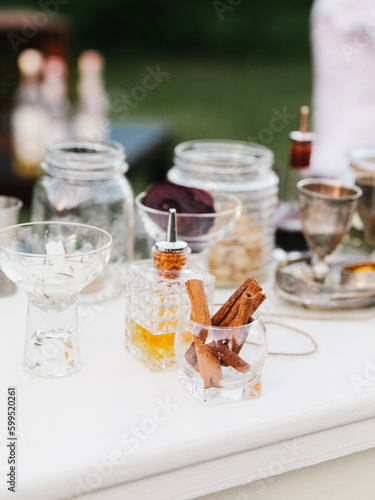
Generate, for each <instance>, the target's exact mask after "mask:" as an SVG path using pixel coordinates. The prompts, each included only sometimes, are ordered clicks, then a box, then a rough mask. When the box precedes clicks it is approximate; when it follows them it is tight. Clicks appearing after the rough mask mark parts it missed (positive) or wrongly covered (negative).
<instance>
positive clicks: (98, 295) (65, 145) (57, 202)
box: [31, 139, 134, 302]
mask: <svg viewBox="0 0 375 500" xmlns="http://www.w3.org/2000/svg"><path fill="white" fill-rule="evenodd" d="M41 167H42V169H43V171H44V174H43V175H42V176H41V177H40V178H39V180H38V181H37V182H36V184H35V187H34V191H33V200H32V215H31V217H32V221H42V220H48V221H50V220H59V221H69V222H82V223H85V224H89V225H92V226H96V227H99V228H101V229H104V230H106V231H108V232H109V233H110V234H111V236H112V238H113V247H112V254H111V259H110V264H109V265H108V267H107V272H106V275H105V276H102V277H99V278H98V279H97V280H95V282H94V283H93V284H91V285H90V286H89V287H87V289H85V291H86V293H85V295H84V297H85V299H86V302H90V301H93V302H98V301H99V302H101V301H104V300H107V299H109V298H111V297H113V296H114V295H116V294H117V293H118V292H119V291H120V289H121V284H120V281H119V278H121V276H122V269H123V264H124V263H126V262H128V261H130V260H132V258H133V248H134V208H133V192H132V188H131V186H130V184H129V182H128V180H127V179H126V177H125V176H124V173H125V172H126V171H127V169H128V164H127V163H126V162H125V150H124V147H123V146H122V145H121V144H119V143H117V142H112V141H108V142H97V141H90V140H87V139H82V140H80V139H67V140H62V141H56V142H54V143H52V144H50V145H49V146H48V147H47V148H46V152H45V156H44V159H43V161H42V164H41Z"/></svg>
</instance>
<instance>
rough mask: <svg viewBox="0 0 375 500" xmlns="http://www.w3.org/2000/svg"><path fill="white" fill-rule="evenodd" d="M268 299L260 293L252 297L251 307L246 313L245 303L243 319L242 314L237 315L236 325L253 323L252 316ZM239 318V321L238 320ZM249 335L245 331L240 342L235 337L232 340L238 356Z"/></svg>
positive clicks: (234, 350)
mask: <svg viewBox="0 0 375 500" xmlns="http://www.w3.org/2000/svg"><path fill="white" fill-rule="evenodd" d="M265 299H266V296H265V295H264V293H262V292H258V293H256V294H255V295H253V296H251V301H250V307H249V309H248V310H247V311H246V309H245V307H246V306H247V304H246V305H245V303H244V304H243V309H244V310H243V312H241V317H240V314H238V315H237V317H236V320H235V323H238V325H241V324H243V325H246V324H248V323H249V322H251V321H252V315H253V314H254V313H255V311H256V310H257V309H258V307H259V306H260V305H261V304H262V303H263V301H264V300H265ZM246 316H247V320H246V322H245V323H241V321H242V320H243V318H244V317H245V318H246ZM237 318H238V319H237ZM248 335H249V331H248V330H247V331H245V332H244V334H243V336H242V338H241V339H240V340H239V339H236V338H235V336H233V340H232V349H233V352H235V353H236V354H239V353H240V352H241V349H242V347H243V345H244V343H245V342H246V339H247V337H248Z"/></svg>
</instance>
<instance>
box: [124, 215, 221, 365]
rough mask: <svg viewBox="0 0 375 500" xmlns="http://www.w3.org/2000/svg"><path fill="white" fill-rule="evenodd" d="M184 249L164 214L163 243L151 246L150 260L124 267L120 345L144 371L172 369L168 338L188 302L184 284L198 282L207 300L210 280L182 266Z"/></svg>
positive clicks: (171, 344)
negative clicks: (122, 339) (123, 318)
mask: <svg viewBox="0 0 375 500" xmlns="http://www.w3.org/2000/svg"><path fill="white" fill-rule="evenodd" d="M190 252H191V251H190V248H189V247H188V245H187V243H186V242H184V241H179V240H178V239H177V228H176V210H175V209H174V208H171V209H170V210H169V219H168V228H167V237H166V241H158V242H156V243H155V245H154V246H153V248H152V254H153V261H152V259H146V260H140V261H136V262H133V263H132V264H129V265H128V267H127V286H126V294H127V297H126V335H125V337H126V347H127V349H128V350H129V351H130V352H131V354H133V356H135V357H136V358H137V359H139V360H140V361H141V362H142V363H143V364H145V365H146V366H147V367H148V368H149V369H150V370H152V371H154V372H157V371H160V370H165V369H169V368H174V367H175V366H176V361H175V356H174V337H175V333H176V331H177V327H178V324H179V321H180V319H182V317H183V315H184V313H185V312H186V310H187V309H188V308H189V305H190V302H189V297H188V294H187V291H186V287H185V282H186V281H187V280H189V279H199V280H202V281H203V283H204V286H205V289H206V295H207V299H208V301H209V302H210V301H212V300H213V291H214V285H215V277H214V276H213V275H212V274H209V273H207V272H206V271H203V270H201V269H200V268H199V267H195V266H193V265H191V264H190V263H189V262H187V258H188V256H189V254H190Z"/></svg>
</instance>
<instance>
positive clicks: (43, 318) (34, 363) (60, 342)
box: [24, 297, 80, 377]
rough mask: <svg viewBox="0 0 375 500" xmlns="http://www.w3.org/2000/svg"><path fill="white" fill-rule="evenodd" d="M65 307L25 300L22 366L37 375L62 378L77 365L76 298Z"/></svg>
mask: <svg viewBox="0 0 375 500" xmlns="http://www.w3.org/2000/svg"><path fill="white" fill-rule="evenodd" d="M72 299H73V300H70V301H68V305H67V306H65V307H58V306H56V305H55V307H50V308H49V309H47V310H46V309H45V308H43V309H41V308H40V307H38V306H37V305H36V304H35V303H33V301H31V300H30V298H29V301H28V310H27V322H26V341H25V355H24V368H25V370H26V371H27V372H29V373H31V374H33V375H38V376H40V377H64V376H66V375H70V374H71V373H75V372H76V371H77V370H78V369H79V367H80V356H79V340H78V318H77V305H76V297H73V298H72Z"/></svg>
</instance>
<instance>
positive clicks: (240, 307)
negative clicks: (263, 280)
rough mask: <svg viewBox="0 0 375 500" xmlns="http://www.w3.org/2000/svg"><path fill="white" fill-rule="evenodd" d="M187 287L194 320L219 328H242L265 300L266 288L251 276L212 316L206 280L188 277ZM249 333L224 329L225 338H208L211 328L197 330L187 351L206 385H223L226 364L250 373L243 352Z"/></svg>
mask: <svg viewBox="0 0 375 500" xmlns="http://www.w3.org/2000/svg"><path fill="white" fill-rule="evenodd" d="M186 289H187V291H188V294H189V298H190V302H191V315H190V319H191V320H192V321H194V322H195V323H199V324H200V325H207V326H215V327H231V326H233V327H239V326H245V325H247V324H248V323H250V322H251V321H252V315H253V314H254V313H255V311H256V310H257V309H258V307H259V306H260V305H261V304H262V302H263V301H264V300H265V298H266V296H265V295H264V294H263V293H262V287H261V286H260V285H259V284H258V283H257V282H256V281H255V280H254V279H252V278H247V279H246V280H245V281H244V282H243V283H242V285H241V286H240V287H238V289H237V290H236V291H235V292H234V293H233V294H232V295H231V297H230V298H229V299H228V300H227V301H226V302H225V304H224V305H223V306H222V307H221V308H220V309H219V310H218V311H217V313H216V314H215V315H214V316H213V317H212V318H211V316H210V312H209V308H208V304H207V298H206V294H205V291H204V285H203V282H202V281H200V280H195V279H192V280H188V281H187V282H186ZM247 336H248V331H246V330H245V329H243V331H241V329H238V328H237V329H235V330H234V332H233V334H232V335H231V334H230V330H223V336H222V338H218V337H216V338H215V339H212V338H208V329H206V328H204V327H202V326H200V327H199V331H198V332H197V333H196V332H194V341H193V343H192V344H191V345H190V347H189V348H188V349H187V351H186V353H185V359H186V361H187V362H188V363H189V364H190V365H191V366H192V367H193V368H194V369H195V370H196V371H198V372H199V373H200V375H201V377H202V379H203V382H204V388H205V389H208V388H210V387H220V382H221V380H222V369H221V367H222V366H231V367H233V368H234V369H235V370H237V371H238V372H241V373H246V372H248V371H249V370H250V368H251V366H250V365H249V364H248V363H247V362H246V361H245V360H244V359H242V358H241V357H240V356H239V354H240V352H241V349H242V347H243V345H244V343H245V341H246V338H247Z"/></svg>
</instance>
